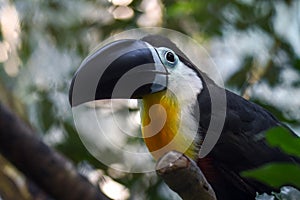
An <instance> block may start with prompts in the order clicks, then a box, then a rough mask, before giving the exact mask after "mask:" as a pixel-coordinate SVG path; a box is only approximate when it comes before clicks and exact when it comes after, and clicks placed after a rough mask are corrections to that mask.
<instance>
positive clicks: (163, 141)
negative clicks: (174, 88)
mask: <svg viewBox="0 0 300 200" xmlns="http://www.w3.org/2000/svg"><path fill="white" fill-rule="evenodd" d="M185 104H186V103H185V102H181V101H180V99H177V98H176V96H175V95H174V94H173V93H171V92H170V91H168V90H166V91H162V92H158V93H155V94H149V95H146V96H144V97H143V100H142V102H141V121H142V133H143V137H144V141H145V143H146V145H147V147H148V149H149V151H150V152H151V154H152V155H153V157H154V158H155V159H158V158H159V157H161V156H162V155H163V154H165V153H166V152H168V151H171V150H177V151H179V152H183V153H185V154H186V155H187V156H189V157H192V158H194V157H195V156H196V154H197V150H196V147H195V144H194V142H193V141H194V139H195V138H194V137H193V136H195V135H197V128H194V127H197V124H195V123H196V121H195V120H191V118H193V116H192V113H191V111H190V109H189V108H188V107H189V106H190V105H185ZM192 132H193V133H192Z"/></svg>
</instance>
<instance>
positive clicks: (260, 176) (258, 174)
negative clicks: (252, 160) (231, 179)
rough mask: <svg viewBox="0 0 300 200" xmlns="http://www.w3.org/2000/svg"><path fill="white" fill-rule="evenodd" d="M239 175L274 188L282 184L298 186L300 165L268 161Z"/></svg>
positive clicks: (299, 183)
mask: <svg viewBox="0 0 300 200" xmlns="http://www.w3.org/2000/svg"><path fill="white" fill-rule="evenodd" d="M241 175H242V176H244V177H248V178H253V179H256V180H258V181H261V182H263V183H265V184H268V185H270V186H272V187H275V188H279V187H280V186H282V185H293V186H296V187H300V166H299V165H295V164H291V163H270V164H266V165H264V166H262V167H260V168H258V169H254V170H249V171H244V172H242V173H241Z"/></svg>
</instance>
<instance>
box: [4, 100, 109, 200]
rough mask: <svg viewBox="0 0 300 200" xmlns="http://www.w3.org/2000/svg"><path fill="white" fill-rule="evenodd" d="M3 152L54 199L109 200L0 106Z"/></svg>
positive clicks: (69, 163)
mask: <svg viewBox="0 0 300 200" xmlns="http://www.w3.org/2000/svg"><path fill="white" fill-rule="evenodd" d="M0 152H1V153H2V154H3V155H4V156H5V157H6V158H7V159H8V160H10V161H11V162H12V163H13V164H14V165H15V166H16V167H17V168H18V169H19V170H20V171H22V172H23V173H24V174H25V175H26V176H28V177H30V178H31V179H32V180H33V181H35V183H36V184H38V185H39V186H40V187H41V188H43V189H44V190H45V191H46V192H48V194H50V195H51V196H52V197H54V198H55V199H61V200H65V199H70V200H77V199H78V200H82V199H85V200H96V199H97V200H108V199H109V198H107V197H106V196H105V195H104V194H102V193H101V192H100V190H98V189H97V188H96V187H94V186H93V185H92V184H91V183H89V182H88V181H87V179H85V178H84V177H82V176H81V175H79V174H78V173H77V171H76V168H75V167H74V165H73V164H72V163H71V161H69V160H67V159H66V158H65V157H63V156H62V155H60V154H59V153H57V152H56V151H54V150H53V149H51V148H50V147H48V146H47V145H46V144H45V143H43V142H42V141H41V140H40V139H39V138H38V137H37V135H36V134H35V133H34V132H33V131H32V130H31V129H30V128H29V127H28V126H26V125H25V124H24V123H23V122H22V121H21V120H20V119H19V118H18V117H17V116H15V115H14V114H13V113H12V112H11V111H9V110H8V109H7V108H5V107H4V106H3V105H2V104H1V103H0Z"/></svg>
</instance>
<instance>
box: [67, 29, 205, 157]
mask: <svg viewBox="0 0 300 200" xmlns="http://www.w3.org/2000/svg"><path fill="white" fill-rule="evenodd" d="M203 83H204V82H203V81H202V78H201V75H200V72H199V71H198V70H197V68H196V67H195V66H194V65H193V64H192V63H191V62H190V60H189V59H188V58H187V57H186V56H185V55H184V54H183V53H182V52H181V51H180V50H179V49H178V48H177V47H176V45H175V44H174V43H172V42H171V41H170V40H169V39H167V38H165V37H162V36H158V35H150V36H146V37H144V38H142V39H141V40H132V39H130V40H119V41H116V42H113V43H110V44H108V45H106V46H104V47H102V48H100V49H99V50H97V51H96V52H95V53H93V54H92V55H90V56H89V57H88V58H87V59H85V60H84V61H83V63H82V64H81V67H80V68H79V69H78V71H77V72H76V74H75V76H74V78H73V80H72V84H71V88H70V92H69V99H70V104H71V106H77V105H80V104H82V103H85V102H89V101H93V100H101V99H120V98H121V99H130V98H133V99H142V108H141V113H142V114H141V117H142V132H143V135H144V140H145V142H146V145H147V147H148V149H149V150H150V151H151V152H152V154H153V155H154V154H155V153H153V152H156V151H157V150H159V149H164V147H165V146H168V148H166V149H165V150H163V152H160V153H157V155H154V157H156V158H158V157H160V155H161V154H163V153H165V152H166V151H169V150H174V149H175V150H178V151H181V152H186V148H189V146H190V144H191V143H192V141H193V140H194V139H195V138H194V136H195V134H196V133H197V130H198V123H199V122H198V119H197V117H195V116H196V114H195V113H196V110H195V108H196V109H197V107H196V105H198V102H197V98H198V95H199V94H200V92H201V91H202V89H203V86H204V84H203ZM157 104H160V105H161V106H162V107H163V108H164V109H163V110H164V111H162V110H161V108H159V107H157V106H154V107H153V105H157ZM151 108H152V111H150V110H151ZM162 121H163V122H164V124H162V125H161V122H162ZM178 133H180V134H178ZM176 135H177V136H176ZM175 136H176V137H175ZM172 141H175V144H172ZM192 151H194V149H193V148H190V152H192ZM187 154H188V155H192V154H193V153H187ZM193 156H194V155H193Z"/></svg>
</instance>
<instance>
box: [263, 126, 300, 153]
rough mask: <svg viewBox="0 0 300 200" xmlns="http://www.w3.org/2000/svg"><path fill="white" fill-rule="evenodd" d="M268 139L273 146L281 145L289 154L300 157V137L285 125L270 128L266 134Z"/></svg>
mask: <svg viewBox="0 0 300 200" xmlns="http://www.w3.org/2000/svg"><path fill="white" fill-rule="evenodd" d="M266 140H267V142H268V143H269V145H270V146H272V147H279V148H280V149H282V150H283V151H284V152H286V153H287V154H290V155H292V156H297V157H300V137H297V136H295V135H293V134H292V133H290V132H289V131H288V130H287V129H286V128H284V127H276V128H273V129H270V130H269V131H268V132H267V134H266Z"/></svg>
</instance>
